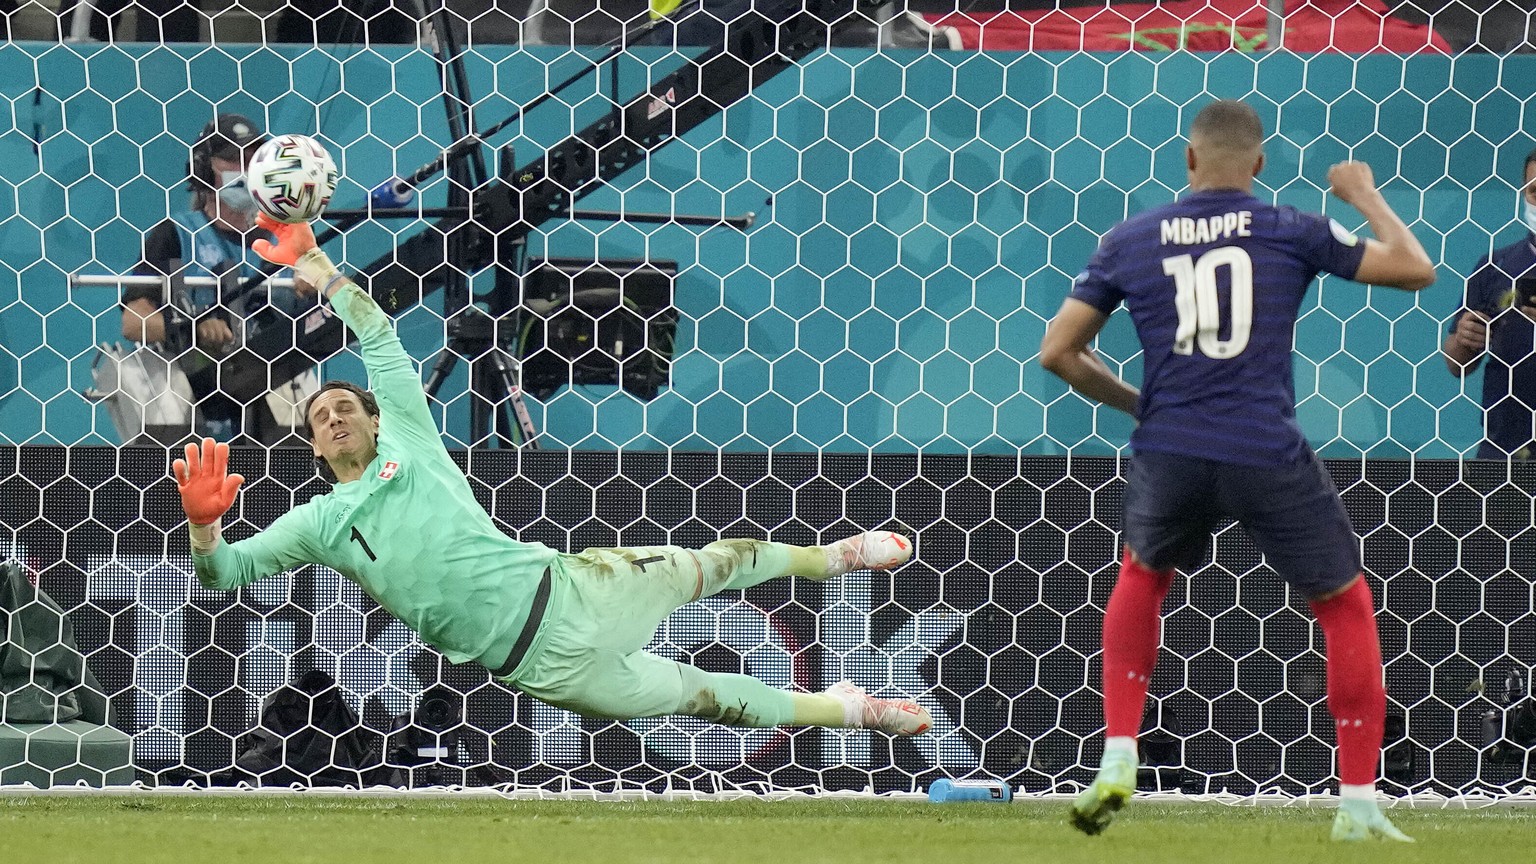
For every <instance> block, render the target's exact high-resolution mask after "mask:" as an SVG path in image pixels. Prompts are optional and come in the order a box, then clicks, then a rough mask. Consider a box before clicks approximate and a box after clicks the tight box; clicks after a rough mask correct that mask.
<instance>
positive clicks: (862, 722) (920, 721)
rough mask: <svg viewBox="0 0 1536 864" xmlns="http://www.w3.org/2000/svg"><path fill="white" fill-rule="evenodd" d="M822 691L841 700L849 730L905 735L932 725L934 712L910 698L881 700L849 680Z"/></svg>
mask: <svg viewBox="0 0 1536 864" xmlns="http://www.w3.org/2000/svg"><path fill="white" fill-rule="evenodd" d="M822 693H823V695H826V696H831V697H832V698H833V699H836V700H837V701H839V702H841V703H843V721H844V722H845V723H847V724H848V728H849V729H879V730H880V731H881V732H886V733H889V734H891V735H900V736H902V737H903V738H905V737H908V736H911V735H921V734H923V733H924V732H927V731H928V730H929V729H931V728H933V715H931V714H929V713H928V709H927V708H924V707H923V706H921V705H919V704H917V702H915V701H913V700H911V699H880V698H877V697H874V696H871V695H869V694H868V693H867V692H865V690H864V688H863V687H860V686H859V685H857V684H855V683H853V682H852V681H839V682H837V683H836V684H833V685H832V686H831V687H828V688H827V689H826V690H824V691H822Z"/></svg>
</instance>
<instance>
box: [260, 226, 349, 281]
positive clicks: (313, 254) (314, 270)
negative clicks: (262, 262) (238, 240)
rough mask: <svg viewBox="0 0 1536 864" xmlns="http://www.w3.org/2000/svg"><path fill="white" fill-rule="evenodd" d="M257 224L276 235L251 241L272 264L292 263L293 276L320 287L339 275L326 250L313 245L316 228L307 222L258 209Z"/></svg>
mask: <svg viewBox="0 0 1536 864" xmlns="http://www.w3.org/2000/svg"><path fill="white" fill-rule="evenodd" d="M256 224H257V225H258V226H259V227H261V228H262V229H263V230H266V231H271V232H272V236H273V237H276V238H277V242H276V243H274V242H272V241H271V240H268V239H267V238H265V237H262V238H260V239H258V240H257V241H256V242H254V243H252V244H251V248H252V249H253V250H255V252H256V254H257V255H260V256H261V257H263V258H265V259H267V260H268V261H271V262H272V263H273V264H282V265H284V266H286V267H292V268H293V275H294V276H296V277H297V278H299V279H301V280H303V281H304V282H305V283H306V284H307V285H308V286H310V287H312V288H314V289H317V290H323V289H324V288H325V287H326V285H327V284H328V283H329V282H330V281H331V278H332V277H333V276H336V275H338V272H339V271H337V269H336V265H335V264H332V263H331V259H330V258H329V257H328V256H326V254H325V250H324V249H321V248H320V247H319V246H317V245H315V230H314V229H313V228H311V227H309V223H308V222H292V223H290V222H279V221H277V220H276V219H273V218H272V217H271V216H268V215H267V214H265V213H257V214H256Z"/></svg>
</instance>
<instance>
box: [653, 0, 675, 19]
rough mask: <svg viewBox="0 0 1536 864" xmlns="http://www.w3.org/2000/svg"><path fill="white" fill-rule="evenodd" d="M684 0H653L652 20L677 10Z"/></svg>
mask: <svg viewBox="0 0 1536 864" xmlns="http://www.w3.org/2000/svg"><path fill="white" fill-rule="evenodd" d="M681 5H683V0H651V20H652V21H657V20H660V19H662V18H665V17H667V16H668V15H671V14H672V13H673V12H676V11H677V7H679V6H681Z"/></svg>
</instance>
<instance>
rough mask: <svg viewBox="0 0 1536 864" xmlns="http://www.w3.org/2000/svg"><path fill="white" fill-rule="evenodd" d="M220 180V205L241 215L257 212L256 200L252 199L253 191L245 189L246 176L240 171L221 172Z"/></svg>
mask: <svg viewBox="0 0 1536 864" xmlns="http://www.w3.org/2000/svg"><path fill="white" fill-rule="evenodd" d="M219 180H220V182H221V183H222V185H221V186H220V187H219V203H221V204H223V205H224V206H225V207H228V208H230V209H231V210H238V211H240V212H241V213H254V212H255V211H256V199H255V198H252V197H251V190H249V189H247V188H245V175H244V174H243V173H241V172H239V171H221V172H219Z"/></svg>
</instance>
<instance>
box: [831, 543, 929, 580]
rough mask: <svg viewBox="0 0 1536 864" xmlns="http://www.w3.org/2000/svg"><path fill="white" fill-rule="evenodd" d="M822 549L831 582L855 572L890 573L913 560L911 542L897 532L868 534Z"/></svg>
mask: <svg viewBox="0 0 1536 864" xmlns="http://www.w3.org/2000/svg"><path fill="white" fill-rule="evenodd" d="M822 548H824V549H826V551H827V578H828V579H830V578H832V577H834V576H841V575H843V574H844V573H847V572H849V571H852V570H891V569H893V568H896V567H900V566H901V565H903V564H905V563H907V562H908V561H910V560H912V541H911V540H910V539H908V538H906V537H903V536H901V535H900V534H897V533H896V532H894V531H865V532H864V533H863V534H855V535H854V536H852V537H848V538H845V539H842V540H839V541H837V542H836V543H833V544H832V545H830V546H824V547H822Z"/></svg>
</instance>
